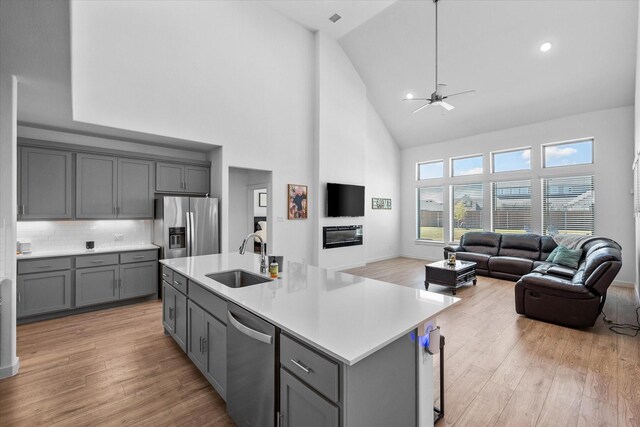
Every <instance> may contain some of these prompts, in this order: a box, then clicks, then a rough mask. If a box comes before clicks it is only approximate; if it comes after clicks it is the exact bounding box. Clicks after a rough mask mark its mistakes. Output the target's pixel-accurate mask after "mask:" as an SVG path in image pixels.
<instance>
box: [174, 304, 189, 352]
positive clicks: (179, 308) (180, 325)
mask: <svg viewBox="0 0 640 427" xmlns="http://www.w3.org/2000/svg"><path fill="white" fill-rule="evenodd" d="M175 301H176V302H175V307H176V308H175V311H174V316H175V329H174V335H173V338H174V339H175V340H176V342H177V343H178V345H179V346H180V348H181V349H182V351H184V352H186V351H187V297H186V296H184V295H182V294H181V293H180V292H176V300H175Z"/></svg>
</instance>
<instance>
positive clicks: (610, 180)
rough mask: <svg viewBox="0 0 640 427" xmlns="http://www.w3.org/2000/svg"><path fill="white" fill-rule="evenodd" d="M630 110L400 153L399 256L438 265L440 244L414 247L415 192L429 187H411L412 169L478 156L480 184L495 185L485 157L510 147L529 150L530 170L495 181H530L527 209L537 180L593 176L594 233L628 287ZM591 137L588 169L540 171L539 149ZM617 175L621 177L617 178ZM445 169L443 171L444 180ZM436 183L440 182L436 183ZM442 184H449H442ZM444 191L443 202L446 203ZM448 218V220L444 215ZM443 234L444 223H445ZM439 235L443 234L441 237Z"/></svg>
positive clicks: (631, 253)
mask: <svg viewBox="0 0 640 427" xmlns="http://www.w3.org/2000/svg"><path fill="white" fill-rule="evenodd" d="M633 114H634V113H633V107H622V108H615V109H610V110H601V111H596V112H592V113H586V114H580V115H577V116H570V117H565V118H561V119H556V120H549V121H546V122H541V123H536V124H532V125H527V126H519V127H515V128H511V129H504V130H501V131H496V132H490V133H486V134H481V135H475V136H472V137H467V138H462V139H457V140H452V141H447V142H442V143H438V144H431V145H425V146H422V147H416V148H411V149H407V150H403V151H402V161H401V186H402V187H401V188H402V196H401V199H402V209H401V212H402V217H401V224H402V225H401V227H402V253H403V254H404V255H406V256H410V257H414V258H423V259H429V260H433V259H441V258H442V257H443V254H442V248H443V246H444V245H443V244H436V243H418V242H416V241H415V240H416V211H417V206H416V187H417V186H418V185H421V186H423V185H424V186H426V185H432V184H428V183H426V182H425V183H422V184H419V183H417V182H416V163H417V162H421V161H428V160H437V159H444V160H445V164H446V162H447V159H449V158H451V157H456V156H461V155H465V154H475V153H483V154H484V174H483V176H482V177H481V178H480V179H482V180H484V182H489V181H491V180H494V179H495V176H490V174H489V172H488V171H489V157H490V156H489V153H490V152H491V151H495V150H503V149H507V148H515V147H525V146H531V147H532V156H531V157H532V170H531V171H530V172H528V173H525V174H522V173H501V174H500V175H499V176H500V178H499V179H500V180H509V179H514V178H516V177H521V178H522V177H524V175H528V177H531V178H532V181H533V185H532V187H533V188H532V206H534V207H535V206H541V204H540V200H541V186H540V184H538V185H536V182H538V183H539V182H540V181H539V180H540V178H541V177H543V176H548V175H550V174H552V173H562V174H564V175H574V174H576V175H582V174H593V175H595V200H596V206H595V232H596V234H597V235H601V236H606V237H610V238H612V239H614V240H615V241H617V242H618V243H620V245H621V246H622V248H623V251H622V255H623V266H622V270H621V271H620V273H619V274H618V277H617V281H619V282H625V283H633V282H634V281H635V280H634V279H635V264H636V263H635V242H634V239H633V234H632V233H630V230H633V227H634V224H633V196H632V194H630V191H631V189H632V187H633V180H632V176H631V173H629V170H630V169H631V161H632V160H631V159H632V158H633V142H632V141H633V126H634V125H633ZM582 137H594V140H595V143H594V162H595V163H594V164H593V165H581V166H571V167H566V168H562V170H560V169H557V168H554V170H549V169H546V170H545V169H542V168H541V167H540V163H541V154H540V153H541V147H540V146H541V144H544V143H549V142H557V141H566V140H571V139H576V138H582ZM621 171H622V172H621ZM447 172H448V168H447V167H446V165H445V176H446V175H447ZM478 180H479V178H478V177H477V176H475V177H459V178H456V182H478ZM438 182H439V183H442V182H443V181H442V180H439V181H438ZM444 182H445V184H446V183H448V182H451V180H444ZM446 187H447V186H446V185H445V200H449V199H448V197H447V195H448V192H447V188H446ZM487 187H489V186H488V185H486V184H485V209H484V212H485V215H484V218H485V227H489V224H490V220H489V219H490V209H489V206H490V205H489V198H488V195H489V194H490V193H489V188H487ZM532 215H533V232H535V233H539V232H540V229H541V223H542V219H541V217H542V212H541V208H539V209H535V208H534V209H533V211H532ZM445 217H448V215H445ZM444 225H445V230H448V226H449V222H448V218H447V220H446V221H445V224H444ZM445 235H448V233H447V232H446V231H445Z"/></svg>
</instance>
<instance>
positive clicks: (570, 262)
mask: <svg viewBox="0 0 640 427" xmlns="http://www.w3.org/2000/svg"><path fill="white" fill-rule="evenodd" d="M581 257H582V249H568V248H565V247H564V246H560V247H559V248H558V252H557V253H556V256H555V257H554V258H553V262H554V263H556V264H560V265H564V266H567V267H571V268H578V264H579V263H580V258H581Z"/></svg>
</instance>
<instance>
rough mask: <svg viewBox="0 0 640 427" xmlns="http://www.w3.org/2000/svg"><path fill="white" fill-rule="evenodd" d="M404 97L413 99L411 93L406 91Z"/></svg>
mask: <svg viewBox="0 0 640 427" xmlns="http://www.w3.org/2000/svg"><path fill="white" fill-rule="evenodd" d="M405 98H406V99H413V94H412V93H408V94H406V95H405Z"/></svg>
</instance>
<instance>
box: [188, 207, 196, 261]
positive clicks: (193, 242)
mask: <svg viewBox="0 0 640 427" xmlns="http://www.w3.org/2000/svg"><path fill="white" fill-rule="evenodd" d="M189 217H190V218H189V223H190V224H191V236H190V237H191V256H194V255H196V254H194V252H195V249H196V230H195V229H196V221H195V218H194V216H193V212H189Z"/></svg>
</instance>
